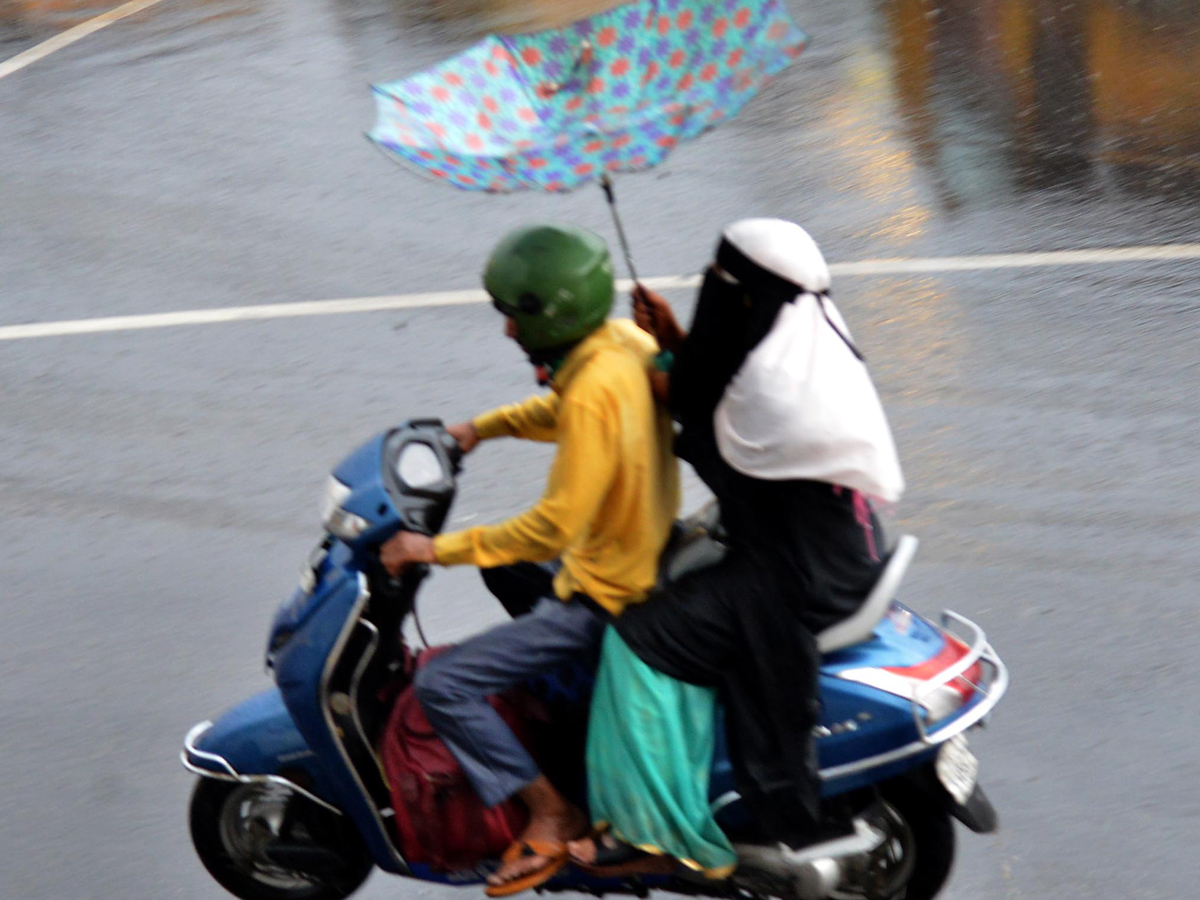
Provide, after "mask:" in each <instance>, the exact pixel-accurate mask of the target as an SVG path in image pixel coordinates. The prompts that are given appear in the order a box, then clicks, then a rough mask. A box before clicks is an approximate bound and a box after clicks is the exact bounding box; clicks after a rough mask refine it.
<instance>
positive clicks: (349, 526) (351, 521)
mask: <svg viewBox="0 0 1200 900" xmlns="http://www.w3.org/2000/svg"><path fill="white" fill-rule="evenodd" d="M351 493H352V492H351V490H350V488H348V487H347V486H346V485H344V484H342V483H341V482H340V481H338V480H337V479H336V478H332V477H331V478H330V479H329V481H327V482H326V483H325V497H324V499H323V500H322V501H321V524H322V525H324V526H325V530H326V531H328V532H329V533H330V534H332V535H336V536H337V537H339V538H341V539H342V540H343V541H352V540H354V539H355V538H357V537H358V536H359V535H361V534H362V533H363V532H364V531H366V530H367V529H368V528H369V527H370V525H371V523H370V522H368V521H367V520H366V519H364V518H363V517H362V516H358V515H355V514H354V513H352V512H346V510H344V509H342V504H343V503H345V502H346V500H347V499H348V498H349V497H350V494H351Z"/></svg>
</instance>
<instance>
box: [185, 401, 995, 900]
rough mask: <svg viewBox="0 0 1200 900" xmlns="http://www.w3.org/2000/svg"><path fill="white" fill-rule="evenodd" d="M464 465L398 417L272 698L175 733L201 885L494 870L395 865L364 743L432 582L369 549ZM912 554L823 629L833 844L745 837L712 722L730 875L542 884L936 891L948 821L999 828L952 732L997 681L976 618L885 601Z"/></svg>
mask: <svg viewBox="0 0 1200 900" xmlns="http://www.w3.org/2000/svg"><path fill="white" fill-rule="evenodd" d="M460 458H461V453H460V450H459V447H458V445H457V443H456V442H455V440H454V439H453V438H452V437H451V436H450V435H449V434H448V433H447V432H446V430H445V429H444V428H443V427H442V424H441V422H438V421H436V420H413V421H409V422H406V423H404V424H402V425H400V426H399V427H397V428H394V429H392V430H390V431H387V432H386V433H384V434H381V435H379V436H377V437H375V438H374V439H373V440H371V441H369V442H368V443H367V444H365V445H363V446H362V447H360V448H359V449H358V450H356V451H355V452H354V453H352V454H351V455H350V456H349V457H347V458H346V459H345V460H344V461H343V462H342V463H341V464H340V465H339V466H338V467H337V469H336V470H335V471H334V473H333V476H332V477H331V478H330V479H329V482H328V485H327V488H326V496H325V501H324V506H323V521H324V526H325V529H326V532H327V534H326V536H325V538H324V539H323V540H322V541H321V542H320V544H318V545H317V547H316V548H315V549H314V550H313V552H312V553H311V554H310V555H309V557H308V560H307V562H306V563H305V565H304V566H303V567H302V569H301V573H300V585H299V587H298V589H297V590H296V591H295V593H294V594H293V595H292V597H291V599H290V600H288V601H287V602H286V603H285V604H284V605H283V606H282V607H281V608H280V610H279V611H278V613H277V614H276V616H275V620H274V623H273V625H272V627H271V634H270V639H269V642H268V646H267V656H266V663H267V668H268V669H269V670H270V671H271V672H273V673H274V678H275V683H276V686H275V687H274V688H272V689H269V690H267V691H264V692H262V693H260V694H257V695H255V696H254V697H251V698H250V699H248V700H246V701H244V702H243V703H241V704H239V705H237V706H235V707H233V708H232V709H230V710H228V711H227V712H225V713H224V714H223V715H222V716H221V717H220V718H218V719H217V720H216V721H215V722H211V721H209V722H202V723H200V724H199V725H197V726H195V727H194V728H193V729H192V730H191V731H190V732H188V735H187V737H186V739H185V741H184V749H183V753H182V760H183V764H184V766H185V767H186V768H187V769H188V770H189V771H191V772H193V773H195V774H196V775H198V776H199V779H198V782H197V784H196V787H195V791H194V793H193V795H192V801H191V810H190V815H191V833H192V839H193V843H194V845H195V848H196V851H197V853H198V854H199V856H200V859H201V861H202V862H203V863H204V865H205V867H206V868H207V869H208V871H209V872H210V873H211V874H212V875H213V877H214V878H215V879H216V880H217V881H218V882H219V883H220V884H221V885H222V886H223V887H224V888H226V889H227V890H228V891H230V892H231V893H232V894H234V895H236V896H238V897H241V898H243V900H340V898H343V897H348V896H349V895H350V894H352V893H353V892H354V891H355V890H356V889H357V888H358V887H359V886H360V885H361V884H362V883H363V881H364V880H365V879H366V878H367V876H368V875H369V874H370V872H371V870H372V869H373V868H375V867H376V866H378V867H379V868H380V869H382V870H384V871H385V872H390V873H392V874H395V875H400V876H404V877H408V878H416V879H419V880H422V881H430V882H439V883H443V884H451V885H478V884H480V883H481V882H482V881H483V880H484V879H485V878H486V877H487V875H488V874H489V873H490V872H491V871H492V870H493V869H494V868H495V867H496V865H498V861H496V860H492V861H489V862H485V863H482V864H480V865H479V866H477V867H475V868H472V869H470V870H467V871H457V872H443V871H435V870H433V869H431V868H430V867H429V866H425V865H421V864H418V863H415V862H414V863H410V862H408V861H406V860H405V858H404V856H403V854H402V853H401V852H400V849H399V847H398V843H397V834H396V830H395V828H394V823H393V817H394V811H393V809H392V802H393V800H392V796H391V794H390V792H389V790H388V785H387V784H386V782H385V778H384V775H383V774H382V772H381V767H380V762H379V757H378V755H377V751H376V747H377V743H378V741H377V738H378V736H379V734H380V732H381V729H382V728H383V725H384V723H385V721H386V718H387V715H388V712H389V710H388V704H387V702H386V701H385V700H384V699H383V695H384V693H385V692H383V691H381V688H383V687H384V686H385V685H389V684H391V685H395V684H396V682H397V680H398V679H399V680H402V679H404V678H405V677H406V676H405V674H404V668H403V665H402V663H401V660H402V659H404V657H405V654H406V644H405V638H404V628H403V626H404V624H405V622H406V620H407V619H408V618H409V617H410V616H411V615H413V613H414V608H415V602H416V597H417V592H418V589H419V587H420V585H421V583H422V582H423V581H424V579H425V578H426V577H427V575H428V569H427V567H418V568H415V569H412V570H409V571H408V572H406V573H405V574H404V575H403V576H402V577H401V578H399V579H394V578H392V577H390V576H389V575H388V574H387V573H386V572H385V571H384V570H383V569H382V567H381V566H380V564H379V560H378V548H379V546H380V544H382V543H383V542H384V541H385V540H386V539H387V538H388V537H390V536H391V535H393V534H394V533H396V532H397V531H398V530H400V529H409V530H412V531H418V532H421V533H424V534H436V533H437V532H438V531H439V530H440V529H441V527H442V525H443V523H444V522H445V519H446V515H447V513H448V512H449V509H450V505H451V502H452V501H453V499H454V494H455V485H456V478H457V475H458V473H459V464H460ZM717 519H718V517H717V515H716V514H715V511H714V510H711V509H710V510H705V511H702V513H701V514H699V515H697V516H695V517H693V518H692V519H690V520H686V521H684V522H682V523H680V527H679V529H678V535H677V537H678V539H677V540H676V541H674V543H673V546H672V548H671V551H670V552H669V553H668V554H667V555H666V556H665V557H664V572H665V576H664V577H667V578H671V577H678V576H679V575H681V574H682V573H684V572H686V571H692V570H694V569H696V568H699V567H701V566H704V565H708V564H711V563H712V562H713V561H714V560H715V559H716V558H719V556H720V554H721V553H722V551H723V548H722V545H721V542H720V529H719V522H718V521H717ZM916 545H917V541H916V539H915V538H913V537H909V536H905V537H902V538H901V539H900V540H899V542H898V543H897V545H896V547H895V548H894V550H893V551H892V553H891V555H890V557H889V560H888V562H887V564H886V566H885V568H884V571H883V574H882V576H881V578H880V580H879V582H878V584H877V586H876V587H875V588H874V590H873V591H872V593H871V595H870V597H869V598H868V599H867V601H866V602H865V604H864V605H863V607H862V609H861V610H860V611H859V612H858V613H857V614H856V615H855V616H853V617H852V618H850V619H849V620H846V621H843V622H841V623H839V624H838V625H836V626H834V627H833V628H830V629H829V630H827V631H825V632H824V633H822V634H821V635H820V636H819V645H820V647H821V650H822V651H823V653H824V661H823V665H822V672H821V700H822V707H823V713H822V722H821V724H820V725H819V726H818V727H817V729H816V738H817V747H818V753H819V760H820V770H821V772H820V774H821V779H822V782H823V795H824V802H825V803H826V804H827V806H828V807H829V809H830V810H831V811H836V813H837V816H836V818H837V820H838V821H839V822H840V823H841V825H842V827H841V828H839V829H838V830H837V831H836V833H832V832H831V835H830V836H829V838H828V839H827V840H825V841H823V842H822V843H819V844H816V845H814V846H811V847H807V848H803V849H801V850H793V849H790V848H787V847H782V846H780V845H778V844H774V843H770V842H765V841H762V840H755V839H754V837H753V833H754V832H753V823H752V822H751V821H750V820H749V816H748V814H747V811H746V809H745V808H744V804H743V803H742V801H741V798H740V797H739V796H738V794H737V792H736V789H735V786H734V778H733V773H732V770H731V767H730V764H729V760H728V754H727V753H726V751H725V748H724V746H723V740H721V734H720V732H723V729H720V730H719V734H718V742H717V748H716V752H715V754H714V760H713V768H712V776H711V796H712V808H713V810H714V813H715V815H716V818H717V821H718V823H720V824H721V826H722V828H724V829H725V830H726V831H727V832H728V833H729V834H730V836H731V838H732V839H733V841H734V845H735V847H736V849H737V851H738V855H739V864H738V869H737V871H736V873H735V874H734V875H733V876H732V877H731V878H730V879H728V880H726V881H721V882H707V881H705V880H704V879H703V878H702V877H700V876H697V875H694V874H690V873H688V872H681V873H679V874H678V875H673V876H664V875H656V876H645V877H641V878H631V879H620V880H617V879H601V878H597V877H594V876H591V875H588V874H586V873H583V872H579V871H576V870H573V869H567V870H564V872H562V873H560V874H559V875H558V876H556V877H555V878H554V879H553V880H551V881H550V882H549V883H548V884H547V885H545V886H544V889H546V890H552V891H554V890H578V891H583V892H588V893H593V894H597V895H598V894H603V893H632V894H637V895H640V896H644V895H645V894H646V892H647V891H648V890H650V889H661V890H667V891H672V892H676V893H682V894H691V895H704V896H714V897H731V898H732V897H738V898H743V900H746V898H765V897H782V898H787V900H826V898H864V900H929V898H932V897H934V896H935V895H936V894H937V893H938V892H939V891H940V890H941V888H942V886H943V884H944V882H945V880H946V878H947V876H948V875H949V872H950V868H951V865H952V863H953V859H954V829H953V822H952V820H953V819H955V818H956V819H958V820H959V821H960V822H962V823H963V824H964V825H966V826H967V827H968V828H970V829H971V830H973V831H976V832H989V831H992V830H994V829H995V827H996V815H995V812H994V811H993V808H992V806H991V804H990V803H989V801H988V800H987V798H986V796H985V795H984V793H983V791H982V790H981V788H980V787H979V785H978V784H977V771H978V763H977V761H976V759H975V757H974V756H973V755H972V754H971V752H970V751H969V750H968V749H967V744H966V737H965V735H966V732H967V731H968V730H969V729H971V728H972V727H975V726H978V725H980V724H981V723H982V722H983V721H984V719H985V717H986V716H987V715H988V714H989V713H990V712H991V710H992V709H993V708H994V707H995V705H996V704H997V703H998V702H999V700H1000V698H1001V697H1002V696H1003V694H1004V692H1005V689H1006V687H1007V685H1008V673H1007V670H1006V669H1005V666H1004V664H1003V663H1002V662H1001V660H1000V658H999V657H998V656H997V655H996V653H995V652H994V651H993V650H992V648H991V647H990V646H989V644H988V642H987V639H986V638H985V636H984V634H983V632H982V631H981V630H980V629H979V628H978V627H977V626H976V625H975V624H974V623H972V622H970V621H968V620H967V619H965V618H963V617H962V616H959V615H957V614H955V613H951V612H946V613H944V614H943V617H942V625H943V627H941V628H939V627H937V626H936V625H934V624H932V623H930V622H928V621H926V620H925V619H923V618H921V617H920V616H918V615H916V614H915V613H914V612H912V611H911V610H909V609H907V608H906V607H904V606H902V605H900V604H899V603H897V602H895V599H894V598H895V594H896V591H897V589H898V587H899V584H900V581H901V579H902V577H903V575H904V572H905V569H906V568H907V567H908V564H909V562H910V561H911V560H912V557H913V554H914V553H915V551H916ZM578 702H579V703H581V704H582V703H585V702H586V699H585V698H581V699H580V700H579V701H578ZM578 711H580V710H577V712H578ZM576 718H577V719H579V718H582V716H576ZM580 766H582V762H581V763H580ZM846 823H849V824H848V825H847V824H846Z"/></svg>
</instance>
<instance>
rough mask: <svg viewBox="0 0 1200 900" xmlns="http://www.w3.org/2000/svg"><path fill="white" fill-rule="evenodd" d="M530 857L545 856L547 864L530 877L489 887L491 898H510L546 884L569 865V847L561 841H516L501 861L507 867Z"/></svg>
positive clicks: (505, 852)
mask: <svg viewBox="0 0 1200 900" xmlns="http://www.w3.org/2000/svg"><path fill="white" fill-rule="evenodd" d="M530 856H543V857H545V858H546V860H547V862H546V864H545V865H544V866H542V867H541V868H539V869H535V870H534V871H532V872H530V873H529V874H528V875H522V876H521V877H520V878H514V879H513V880H512V881H506V882H504V883H503V884H494V885H489V886H488V888H487V890H485V891H484V893H485V894H487V895H488V896H489V897H510V896H512V895H513V894H519V893H521V891H528V890H531V889H533V888H535V887H540V886H541V885H543V884H545V883H546V882H547V881H549V880H550V879H551V878H553V877H554V876H555V875H557V874H558V873H559V872H561V871H562V870H563V868H564V867H565V866H566V865H567V861H568V856H567V845H566V844H565V843H563V842H561V841H516V842H515V843H513V844H512V845H510V846H509V848H508V849H507V850H505V851H504V855H503V856H502V857H500V861H501V862H502V863H504V864H505V865H508V864H509V863H514V862H516V861H517V860H518V859H525V858H528V857H530Z"/></svg>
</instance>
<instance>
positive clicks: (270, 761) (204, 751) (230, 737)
mask: <svg viewBox="0 0 1200 900" xmlns="http://www.w3.org/2000/svg"><path fill="white" fill-rule="evenodd" d="M179 758H180V761H181V762H182V763H183V766H184V768H185V769H187V770H188V771H189V772H193V773H195V774H196V775H200V776H202V777H204V778H216V779H218V780H221V781H238V782H243V783H248V782H259V781H266V782H273V783H276V784H280V785H283V786H286V787H288V788H290V789H292V790H294V791H296V792H297V793H298V794H300V795H302V796H304V797H307V798H308V799H309V800H312V801H313V802H314V803H316V804H318V805H319V806H323V807H325V808H326V809H329V810H331V811H333V812H340V810H339V809H338V808H337V807H336V806H335V805H333V804H332V803H331V802H329V798H331V797H332V796H333V794H332V793H331V792H330V791H329V790H328V789H327V788H326V787H325V786H324V785H323V783H322V782H323V779H322V777H321V772H320V770H319V768H318V767H317V765H316V763H317V757H316V754H314V753H313V752H312V750H311V749H309V747H308V745H307V744H306V743H305V742H304V738H303V737H301V735H300V732H299V731H297V730H296V726H295V725H294V724H293V722H292V717H291V715H289V713H288V711H287V708H286V707H285V706H284V705H283V697H282V696H281V695H280V693H279V690H278V689H277V688H272V689H270V690H267V691H263V692H262V693H261V694H256V695H254V696H253V697H251V698H249V699H248V700H245V701H244V702H242V703H239V704H238V705H237V706H235V707H233V708H232V709H230V710H227V711H226V712H225V713H223V714H222V715H221V716H220V717H219V718H218V719H217V720H216V721H215V722H211V721H210V722H201V723H200V724H198V725H196V726H195V727H193V728H192V730H191V731H189V732H188V733H187V737H185V738H184V741H183V751H182V752H181V753H180V754H179Z"/></svg>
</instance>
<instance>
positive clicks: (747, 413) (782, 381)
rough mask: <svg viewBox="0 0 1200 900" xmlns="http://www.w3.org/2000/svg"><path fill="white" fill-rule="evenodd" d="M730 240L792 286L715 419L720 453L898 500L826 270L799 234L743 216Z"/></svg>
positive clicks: (747, 469)
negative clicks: (791, 293) (788, 299)
mask: <svg viewBox="0 0 1200 900" xmlns="http://www.w3.org/2000/svg"><path fill="white" fill-rule="evenodd" d="M724 237H725V240H726V241H727V242H728V243H729V244H731V245H733V247H734V248H736V250H738V251H740V252H741V254H742V255H743V256H744V257H746V258H747V259H748V260H750V261H751V262H752V263H754V264H755V265H756V266H759V267H761V268H762V269H764V270H766V271H767V272H770V273H771V274H773V275H776V276H778V277H780V278H783V279H785V280H787V281H789V282H791V283H792V284H794V285H796V290H797V296H796V297H795V299H794V300H792V301H791V302H789V303H785V304H784V305H783V307H782V309H780V311H779V315H778V316H777V317H776V319H775V323H774V325H773V326H772V328H771V330H770V332H769V333H768V334H767V336H766V337H765V338H763V339H762V341H760V342H759V344H758V345H757V346H756V347H755V348H754V349H753V350H752V351H751V352H750V355H749V356H747V358H746V361H745V362H744V363H743V364H742V367H741V369H739V370H738V372H737V374H736V375H735V376H734V377H733V380H732V381H731V382H730V384H729V386H728V387H727V388H726V390H725V395H724V397H722V399H721V402H720V403H719V404H718V405H717V409H716V412H715V414H714V418H713V425H714V429H715V431H716V437H717V446H718V448H719V450H720V452H721V456H722V457H723V458H724V460H725V461H726V462H727V463H729V465H731V466H732V467H733V468H735V469H737V470H738V471H739V472H742V473H743V474H746V475H750V476H753V477H755V478H763V479H767V480H771V481H783V480H790V479H806V480H812V481H825V482H829V483H831V484H838V485H844V486H845V487H848V488H851V489H853V490H857V491H861V492H862V493H864V494H866V495H868V496H871V497H878V498H880V499H882V500H886V501H891V502H894V501H896V500H899V499H900V495H901V494H902V493H903V491H904V477H903V475H902V474H901V472H900V460H899V458H898V456H897V454H896V445H895V442H894V441H893V440H892V433H891V429H889V428H888V424H887V417H886V416H885V415H884V412H883V406H882V405H881V404H880V402H879V395H878V394H876V392H875V387H874V385H872V383H871V377H870V375H869V374H868V373H867V367H866V366H865V365H864V364H863V362H862V360H861V358H860V357H859V356H858V352H857V350H855V349H854V348H853V345H852V344H851V343H850V333H849V330H848V329H847V328H846V323H845V321H844V320H843V319H842V317H841V315H840V314H839V313H838V310H837V307H835V306H834V305H833V301H832V300H830V299H829V298H828V296H826V292H827V291H828V290H829V285H830V274H829V266H828V265H827V264H826V262H825V258H824V256H822V254H821V251H820V248H818V247H817V244H816V242H815V241H814V240H813V239H812V237H810V236H809V234H808V232H806V231H805V230H804V229H803V228H801V227H800V226H799V225H797V224H795V223H793V222H785V221H783V220H782V219H745V220H742V221H740V222H736V223H734V224H733V225H731V226H730V227H729V228H728V229H726V231H725V235H724Z"/></svg>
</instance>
